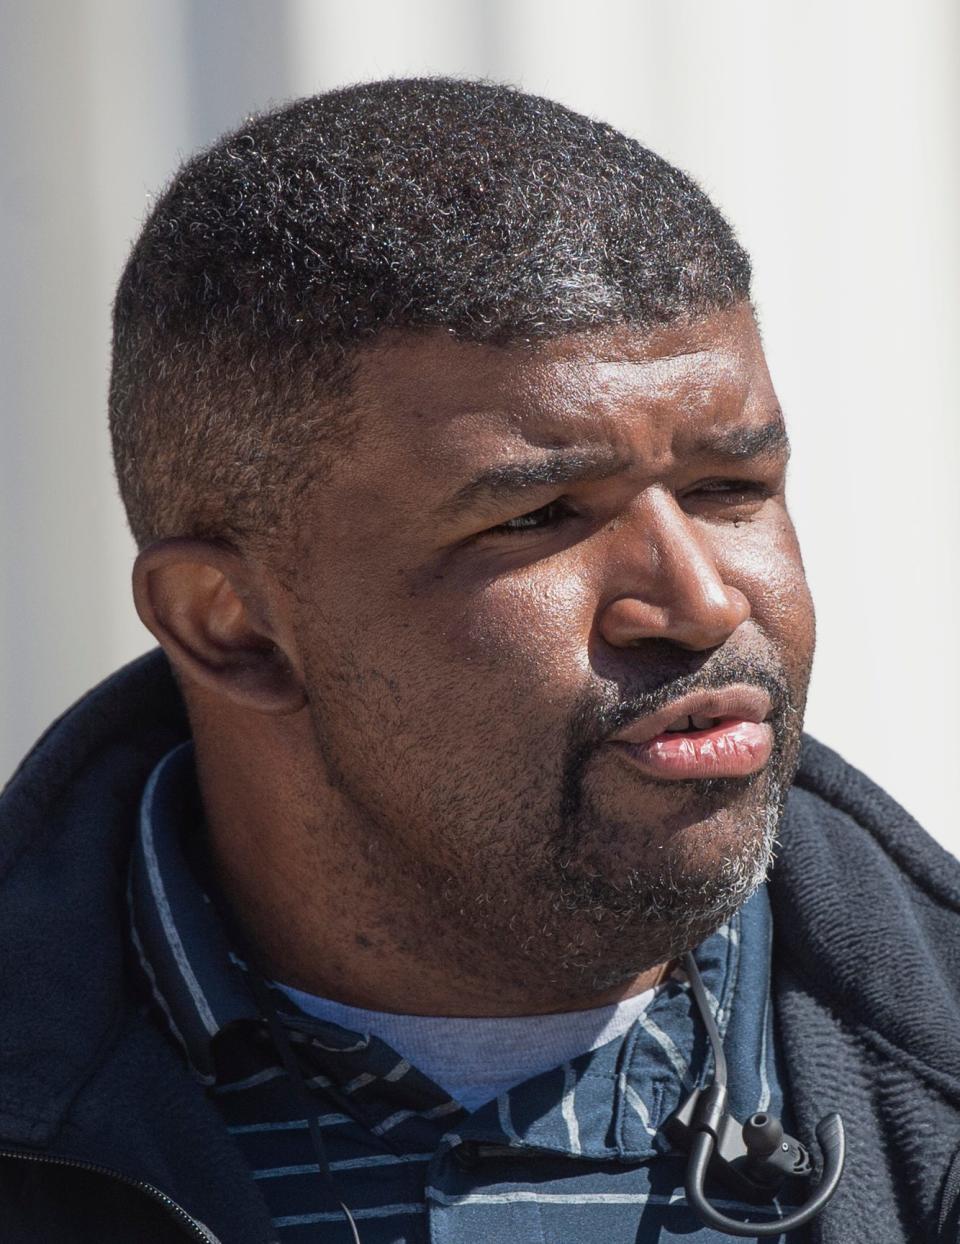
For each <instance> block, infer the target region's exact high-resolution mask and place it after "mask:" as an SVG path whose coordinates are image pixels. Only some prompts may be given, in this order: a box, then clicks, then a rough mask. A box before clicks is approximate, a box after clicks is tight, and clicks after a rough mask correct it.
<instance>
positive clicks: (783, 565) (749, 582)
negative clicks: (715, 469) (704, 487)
mask: <svg viewBox="0 0 960 1244" xmlns="http://www.w3.org/2000/svg"><path fill="white" fill-rule="evenodd" d="M733 534H735V535H736V536H739V537H740V538H739V539H737V540H734V539H733V538H732V536H733ZM718 564H719V565H720V568H721V573H722V575H723V577H724V579H725V581H726V582H728V583H729V584H731V586H733V587H737V588H739V589H740V591H742V592H743V594H744V595H745V596H746V597H747V599H748V600H749V601H750V607H751V614H752V618H753V621H754V622H755V623H756V625H757V626H758V627H759V628H760V629H761V630H762V631H763V632H764V633H765V634H767V635H768V636H769V637H770V638H771V639H772V640H773V641H774V642H775V643H776V644H777V647H778V648H779V650H780V652H781V654H782V657H783V660H784V662H785V664H786V665H787V666H788V668H791V667H792V668H795V669H796V670H798V671H800V672H802V671H803V670H808V669H809V665H810V662H811V660H812V657H813V647H814V638H815V628H816V622H815V615H814V608H813V600H812V598H811V596H810V589H809V587H808V585H807V578H806V574H805V572H804V568H803V559H802V557H801V555H800V546H799V544H798V542H797V536H796V532H795V530H794V527H793V524H792V523H791V521H790V519H789V516H788V515H786V514H783V515H781V516H780V517H779V518H778V519H776V520H773V521H771V522H770V523H765V524H763V525H762V526H761V525H760V524H756V525H755V526H754V529H753V530H752V531H751V532H750V533H749V534H745V533H744V530H743V529H742V528H740V529H738V530H737V531H736V532H735V533H732V534H731V536H730V537H729V542H728V544H727V546H726V547H725V548H724V549H723V550H720V551H718Z"/></svg>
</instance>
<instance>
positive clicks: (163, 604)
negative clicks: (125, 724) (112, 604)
mask: <svg viewBox="0 0 960 1244" xmlns="http://www.w3.org/2000/svg"><path fill="white" fill-rule="evenodd" d="M271 596H272V597H273V599H271ZM133 598H134V602H135V603H136V607H137V613H138V614H139V615H140V619H141V621H142V622H143V624H144V626H146V627H147V629H148V630H149V631H151V632H152V633H153V634H154V636H155V637H156V639H157V641H158V643H160V645H161V646H162V647H163V650H164V651H165V652H166V654H167V656H168V657H169V659H170V662H171V664H172V665H173V666H175V668H176V669H177V671H178V672H179V673H180V674H181V675H182V676H183V677H185V678H186V679H187V680H189V681H192V682H195V683H199V684H200V685H201V686H202V687H204V688H206V689H207V690H208V691H212V692H214V694H216V695H219V696H223V697H225V698H226V699H228V700H231V701H233V703H235V704H237V705H239V706H240V707H242V708H247V709H252V710H253V711H254V712H258V713H274V714H281V713H294V712H297V711H298V710H299V709H301V708H303V706H304V705H305V704H306V702H307V697H306V692H305V689H304V685H303V681H302V678H301V677H300V676H299V675H298V673H297V670H296V667H295V664H294V662H293V661H292V660H291V656H292V655H294V654H292V653H289V652H288V651H286V650H285V648H288V647H290V643H289V641H288V642H286V643H284V641H283V639H282V637H281V635H280V630H281V626H280V622H279V619H278V618H277V616H276V613H277V606H278V601H277V599H276V596H275V595H274V594H273V593H271V592H270V590H269V586H268V584H267V582H266V581H265V577H264V572H263V571H262V569H260V568H258V567H256V566H254V565H253V564H252V563H251V562H250V561H249V560H248V559H247V558H245V557H244V556H243V555H242V554H241V553H239V552H237V551H236V550H234V549H231V548H230V547H229V546H226V545H223V544H219V543H217V542H215V541H210V540H193V539H186V538H176V539H169V540H158V541H157V542H156V543H155V544H151V545H149V546H148V547H147V548H145V549H144V550H143V551H142V552H141V553H140V555H139V557H138V558H137V560H136V563H135V564H134V568H133Z"/></svg>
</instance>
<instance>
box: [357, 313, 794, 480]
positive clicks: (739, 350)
mask: <svg viewBox="0 0 960 1244" xmlns="http://www.w3.org/2000/svg"><path fill="white" fill-rule="evenodd" d="M354 400H355V404H356V406H357V408H358V411H359V412H360V414H361V420H360V443H359V444H358V445H357V447H356V452H355V453H354V454H351V455H350V457H351V459H352V460H353V462H354V463H355V464H357V465H358V466H359V468H360V469H361V471H362V473H363V474H367V472H368V470H372V471H373V472H374V473H375V472H376V466H377V463H380V464H383V465H384V466H386V465H387V464H388V463H389V464H391V465H392V467H396V465H397V464H398V463H400V462H406V463H409V464H410V466H411V469H415V472H416V474H417V475H421V474H424V473H432V472H433V471H436V472H438V473H440V474H441V475H443V476H444V477H446V473H447V472H448V471H453V470H456V468H457V466H458V464H462V463H464V462H466V461H468V460H469V461H472V460H475V459H476V458H479V457H484V456H489V455H490V454H494V453H498V454H499V456H500V457H501V458H502V457H503V456H504V455H505V454H506V455H508V456H509V453H510V452H511V450H512V448H514V447H515V448H516V449H517V450H519V449H520V448H521V447H522V446H523V445H535V446H549V447H559V446H564V445H572V444H576V443H581V442H591V441H597V440H602V441H604V442H606V443H611V444H614V445H616V446H618V447H620V448H624V449H626V448H628V446H629V445H630V444H631V443H632V442H633V441H634V440H635V439H636V438H640V440H642V442H643V448H644V456H645V457H648V458H650V457H656V456H658V455H659V454H660V453H666V452H671V453H675V452H681V453H682V452H683V442H684V439H685V438H687V437H690V438H694V439H697V440H699V439H702V433H703V429H704V425H705V424H712V423H718V422H719V423H723V424H729V423H734V422H736V421H743V422H744V424H745V426H747V425H749V424H751V423H755V422H757V421H760V420H762V419H763V418H764V417H767V418H768V417H769V414H770V411H771V408H773V407H775V406H776V398H775V395H774V394H773V388H772V385H771V382H770V378H769V375H768V372H767V368H766V364H765V361H764V357H763V350H762V347H761V344H760V339H759V334H758V331H757V327H756V322H755V320H754V317H753V314H752V311H751V310H750V308H749V307H748V306H746V305H742V306H738V307H735V308H732V309H731V310H729V311H725V312H720V313H717V314H715V315H712V316H709V317H704V318H702V319H699V320H696V321H693V322H690V323H684V324H675V325H670V326H668V327H664V328H660V329H657V330H655V331H653V332H644V333H641V332H639V331H638V330H636V329H635V328H631V327H629V326H618V327H614V328H609V329H605V330H603V331H597V332H591V333H579V334H576V335H570V336H566V337H560V338H557V339H555V340H553V341H550V342H546V343H543V344H539V345H537V346H536V347H528V346H509V347H503V346H489V345H483V344H477V343H471V342H462V341H457V340H455V339H454V338H452V337H451V336H449V335H447V334H444V333H439V332H436V333H428V334H424V335H422V336H417V337H406V338H403V339H400V340H397V341H394V342H391V343H389V344H386V345H382V346H379V347H378V348H377V349H375V350H371V351H369V352H368V353H367V354H366V355H365V356H364V357H363V358H362V360H361V362H360V365H359V368H358V372H357V376H356V382H355V386H354ZM431 469H432V470H431Z"/></svg>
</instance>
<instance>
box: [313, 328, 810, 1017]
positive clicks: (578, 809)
mask: <svg viewBox="0 0 960 1244" xmlns="http://www.w3.org/2000/svg"><path fill="white" fill-rule="evenodd" d="M355 391H356V399H357V405H358V407H359V408H360V411H361V429H360V433H359V437H358V441H357V443H356V445H355V447H354V448H353V449H352V450H351V452H350V453H349V454H348V455H345V457H344V460H343V461H342V462H341V463H339V464H338V465H337V467H336V468H335V471H334V474H333V477H332V478H331V479H329V480H327V481H325V482H324V483H323V485H322V486H320V487H319V488H318V489H317V490H316V496H315V497H314V498H313V499H312V500H311V502H310V504H309V506H308V507H307V508H306V510H305V513H304V516H303V519H302V522H301V525H300V527H299V530H298V532H297V544H296V557H297V567H298V569H297V574H296V580H295V583H294V584H293V590H294V594H295V598H296V602H297V603H296V626H297V631H298V638H299V643H300V656H301V660H302V663H303V668H304V670H305V673H306V682H307V690H308V694H309V697H310V712H311V718H312V721H313V725H314V731H313V733H314V738H315V741H316V748H317V757H318V759H319V760H320V762H321V765H322V767H323V770H324V772H325V773H326V775H327V777H328V779H329V782H330V783H331V785H333V786H334V787H336V788H337V790H338V791H339V793H340V796H341V797H342V798H344V799H345V800H346V801H347V805H348V806H349V807H350V808H351V809H353V810H354V812H355V815H356V823H357V825H362V826H363V827H364V831H363V834H362V835H361V836H359V837H358V840H357V867H358V869H359V868H362V869H366V870H367V874H368V878H369V881H370V883H371V884H373V885H375V886H377V887H378V888H379V889H380V890H381V891H382V892H383V893H384V895H385V902H384V911H385V912H387V911H396V910H402V907H403V904H404V903H406V905H407V906H408V907H409V908H411V909H415V910H417V911H418V912H420V913H422V914H423V917H424V920H423V925H424V927H433V928H434V929H435V930H436V931H437V933H438V934H439V935H441V936H446V937H447V938H448V939H449V945H450V953H451V956H453V957H454V958H456V957H457V956H458V955H461V956H463V955H468V954H483V955H486V956H491V955H492V956H495V957H496V961H497V962H498V964H499V967H500V970H501V972H502V973H503V974H504V976H505V977H506V978H508V979H511V980H513V981H515V982H517V983H520V984H522V983H524V982H534V981H536V982H541V983H542V982H550V983H551V986H552V987H553V988H554V989H555V990H556V991H559V993H560V994H561V995H562V993H563V992H564V990H565V989H568V990H569V994H570V996H571V997H573V996H582V993H583V991H584V989H592V990H594V991H599V990H605V989H610V988H613V987H614V986H615V985H617V984H618V983H619V982H622V981H625V980H627V979H629V978H630V977H631V976H633V975H635V974H637V973H639V972H641V971H644V970H646V969H647V968H649V967H650V966H652V965H654V964H656V963H659V962H663V961H666V960H667V959H669V958H671V957H672V956H674V955H676V954H677V953H679V952H680V951H681V950H683V949H685V948H687V947H689V946H691V945H693V944H695V943H696V942H697V941H699V940H700V939H701V938H702V937H703V936H705V935H706V934H707V933H708V932H709V931H711V930H712V929H713V928H715V927H717V926H718V925H719V924H720V923H721V922H722V921H723V920H724V919H725V918H726V917H727V916H728V915H729V914H731V912H732V911H733V910H735V909H736V907H738V906H739V905H740V904H741V903H742V902H743V901H744V899H745V898H746V897H747V895H748V894H749V892H750V891H751V889H752V888H753V887H754V886H755V885H756V884H757V883H758V882H759V880H760V879H761V877H762V875H763V872H764V870H765V868H766V866H767V865H768V863H769V858H770V856H769V853H770V849H771V846H772V841H773V833H774V831H775V828H776V824H777V821H778V819H779V817H780V815H781V813H782V810H783V805H784V801H785V798H786V792H787V788H788V786H789V784H790V781H791V779H792V776H793V773H794V771H795V768H796V763H797V757H798V750H799V739H800V729H801V722H802V714H803V707H804V703H805V699H806V689H807V683H808V679H809V673H810V666H811V661H812V657H813V645H814V618H813V609H812V604H811V601H810V596H809V593H808V590H807V586H806V582H805V578H804V573H803V566H802V562H801V558H800V553H799V549H798V546H797V542H796V537H795V533H794V529H793V526H792V523H791V521H790V518H789V516H788V514H787V509H786V504H785V500H784V472H785V466H786V453H787V451H786V445H785V443H784V441H783V440H782V439H781V438H780V437H778V435H777V432H778V430H779V429H780V428H781V425H782V419H781V415H780V411H779V406H778V402H777V398H776V395H775V393H774V390H773V387H772V384H771V381H770V378H769V375H768V373H767V369H766V365H765V362H764V358H763V353H762V349H761V346H760V342H759V338H758V334H757V329H756V325H755V322H754V319H753V316H752V314H751V312H750V310H749V308H748V307H747V306H745V305H741V306H740V307H737V308H734V309H733V310H730V311H727V312H723V313H717V314H715V315H712V316H710V317H707V318H704V319H701V320H699V321H696V322H695V323H693V324H687V325H674V326H671V327H668V328H665V329H660V330H657V331H656V332H655V333H652V334H641V333H638V332H636V331H634V330H631V329H629V328H624V327H621V328H616V329H609V330H605V331H603V332H602V333H591V334H578V335H576V336H569V337H566V338H562V339H559V340H556V341H554V342H551V343H548V344H546V345H542V346H538V347H537V348H536V349H524V348H521V347H516V348H514V347H511V348H500V347H493V346H483V345H476V344H469V343H462V342H457V341H455V340H453V339H452V338H450V337H448V336H447V335H444V334H439V333H431V334H425V335H423V336H420V337H407V338H405V339H404V340H402V341H401V342H399V343H398V344H393V345H390V346H389V347H380V348H378V349H377V350H376V351H373V352H370V353H369V354H368V355H367V356H366V357H365V358H364V360H363V362H362V364H361V367H360V371H359V375H358V379H357V383H356V390H355ZM759 429H766V433H765V434H764V435H762V436H756V435H755V436H752V437H751V436H750V435H748V434H749V433H756V432H757V431H758V430H759ZM521 463H523V464H528V468H529V469H525V470H523V471H520V472H518V471H516V470H515V469H514V468H516V467H517V466H518V465H519V464H521ZM545 465H546V466H547V468H548V469H547V470H544V466H545ZM503 468H510V469H509V470H505V469H503ZM551 474H552V475H553V476H555V477H559V476H560V475H561V474H562V475H563V476H564V477H565V478H563V479H559V478H555V479H554V480H553V482H551V480H550V478H548V477H549V476H550V475H551ZM478 480H480V482H477V481H478ZM734 684H735V685H737V686H744V685H745V686H747V687H749V688H754V689H755V690H756V689H759V690H761V691H763V692H766V693H768V694H769V696H770V700H771V704H772V712H771V714H770V716H769V722H770V726H769V727H768V728H767V730H768V736H769V733H770V730H771V729H772V739H773V747H772V751H771V752H770V754H769V759H766V760H765V762H763V763H761V764H760V767H759V768H755V770H754V771H752V772H749V773H747V774H743V773H741V774H739V775H734V776H726V777H725V776H719V777H718V776H710V773H709V772H708V771H706V770H697V771H696V772H695V773H694V775H693V776H692V777H686V778H684V777H678V776H677V775H676V774H669V773H666V771H664V772H661V773H659V774H657V773H655V772H653V771H651V770H650V768H649V766H645V765H643V764H638V763H637V758H636V755H637V754H636V752H635V751H634V752H631V750H630V749H629V748H626V747H625V746H624V745H623V744H621V743H617V742H614V741H611V736H612V735H613V734H615V733H617V732H619V731H620V730H622V729H623V728H624V727H626V726H629V725H630V724H631V723H635V722H642V721H643V719H644V718H645V717H646V716H648V715H649V714H650V713H653V712H658V711H660V710H664V709H665V708H669V706H670V704H671V702H672V701H674V700H676V699H677V698H678V697H679V696H681V695H685V694H686V693H689V692H691V691H701V690H714V691H715V690H718V689H721V688H727V687H730V686H732V685H734ZM747 767H748V768H749V767H750V766H749V765H748V766H747ZM386 896H389V898H387V897H386ZM385 918H386V917H385ZM414 949H415V947H414Z"/></svg>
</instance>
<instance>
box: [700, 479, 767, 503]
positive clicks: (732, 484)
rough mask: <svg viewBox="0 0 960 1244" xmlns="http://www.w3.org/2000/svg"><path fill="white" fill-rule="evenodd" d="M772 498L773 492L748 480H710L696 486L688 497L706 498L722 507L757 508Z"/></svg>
mask: <svg viewBox="0 0 960 1244" xmlns="http://www.w3.org/2000/svg"><path fill="white" fill-rule="evenodd" d="M771 496H773V490H772V489H771V488H769V487H768V486H767V485H766V484H763V483H761V482H760V481H759V480H749V479H711V480H706V481H705V482H704V483H702V484H700V485H698V487H696V488H694V489H693V490H692V491H691V492H688V493H686V494H685V499H686V498H689V497H694V498H696V497H706V498H708V500H710V501H716V502H717V503H718V504H719V505H723V506H731V507H735V506H741V507H743V506H758V505H760V504H761V503H762V502H764V501H766V500H767V498H768V497H771Z"/></svg>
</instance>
